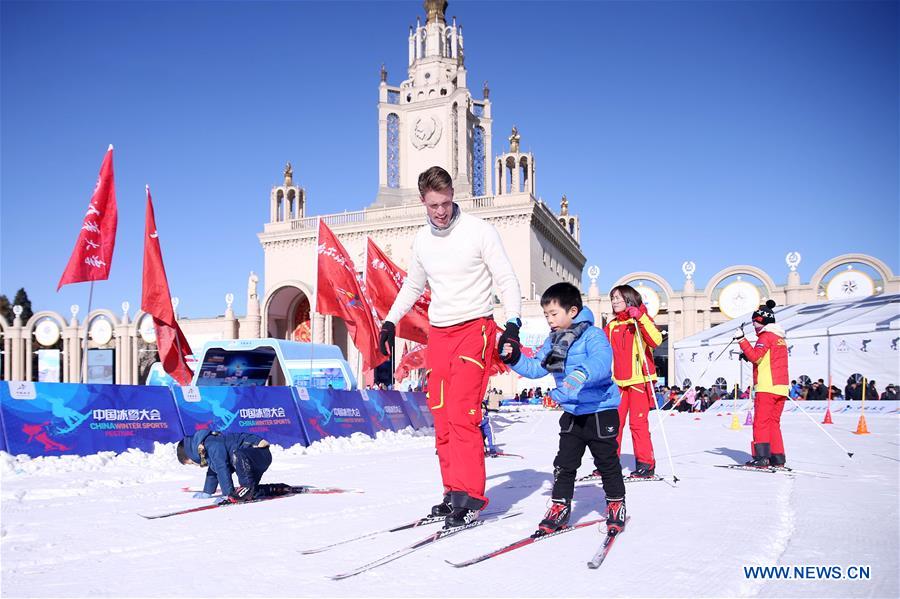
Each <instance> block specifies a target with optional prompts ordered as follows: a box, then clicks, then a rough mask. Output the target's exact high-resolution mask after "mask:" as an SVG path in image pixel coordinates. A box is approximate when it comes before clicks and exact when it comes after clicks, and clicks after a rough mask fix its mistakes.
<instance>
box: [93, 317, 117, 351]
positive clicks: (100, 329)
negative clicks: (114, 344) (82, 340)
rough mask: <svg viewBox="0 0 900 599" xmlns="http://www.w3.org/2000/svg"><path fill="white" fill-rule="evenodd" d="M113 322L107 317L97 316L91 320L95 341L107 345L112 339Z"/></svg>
mask: <svg viewBox="0 0 900 599" xmlns="http://www.w3.org/2000/svg"><path fill="white" fill-rule="evenodd" d="M112 334H113V330H112V323H110V322H109V321H108V320H106V319H105V318H95V319H94V320H93V321H92V322H91V328H90V335H91V339H92V340H93V341H94V343H96V344H98V345H106V344H107V343H109V340H110V339H112Z"/></svg>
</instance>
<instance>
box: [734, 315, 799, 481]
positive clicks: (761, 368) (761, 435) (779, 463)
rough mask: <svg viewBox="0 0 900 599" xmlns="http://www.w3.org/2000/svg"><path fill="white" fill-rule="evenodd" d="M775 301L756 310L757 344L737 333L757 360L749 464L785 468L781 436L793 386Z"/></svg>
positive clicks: (745, 352) (749, 356)
mask: <svg viewBox="0 0 900 599" xmlns="http://www.w3.org/2000/svg"><path fill="white" fill-rule="evenodd" d="M774 308H775V302H774V301H772V300H769V301H767V302H766V303H765V305H762V306H760V307H759V308H758V309H757V310H756V312H754V313H753V328H754V329H755V330H756V336H757V338H756V345H750V342H749V341H747V339H746V338H745V337H744V330H743V328H739V329H738V330H737V331H735V333H734V339H735V341H738V342H739V344H740V346H741V351H742V352H743V357H745V358H746V359H747V360H748V361H750V362H752V363H753V386H754V389H755V390H756V396H755V398H754V400H753V411H754V418H753V446H752V453H753V459H751V460H750V461H748V462H747V464H746V465H747V466H754V467H757V468H768V467H769V466H776V467H784V465H785V454H784V440H783V439H782V437H781V412H782V411H783V410H784V403H785V402H786V401H787V397H788V391H789V389H790V377H789V376H788V350H787V343H786V342H785V340H784V329H782V328H781V327H780V326H778V325H777V324H775V312H774V310H773V309H774Z"/></svg>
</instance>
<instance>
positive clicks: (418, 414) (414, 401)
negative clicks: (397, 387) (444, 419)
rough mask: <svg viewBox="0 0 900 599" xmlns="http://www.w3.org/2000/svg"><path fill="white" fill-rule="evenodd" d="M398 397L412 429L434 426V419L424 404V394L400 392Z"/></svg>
mask: <svg viewBox="0 0 900 599" xmlns="http://www.w3.org/2000/svg"><path fill="white" fill-rule="evenodd" d="M400 397H401V398H402V399H403V409H404V410H406V416H407V418H409V422H410V424H412V427H413V428H416V429H418V428H425V427H428V426H434V417H432V415H431V410H429V409H428V406H427V405H426V403H425V394H424V393H412V392H401V393H400Z"/></svg>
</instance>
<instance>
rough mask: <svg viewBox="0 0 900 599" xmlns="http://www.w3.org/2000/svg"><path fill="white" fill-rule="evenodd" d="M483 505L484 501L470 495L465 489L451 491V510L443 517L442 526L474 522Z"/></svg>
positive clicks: (451, 526)
mask: <svg viewBox="0 0 900 599" xmlns="http://www.w3.org/2000/svg"><path fill="white" fill-rule="evenodd" d="M485 505H487V502H486V501H483V500H481V499H475V498H474V497H470V496H469V494H468V493H466V492H465V491H451V492H450V506H451V507H452V508H453V510H452V511H451V512H450V513H449V514H448V515H447V517H446V518H444V528H445V529H447V528H456V527H458V526H466V525H468V524H471V523H472V522H475V521H476V520H478V515H479V514H480V513H481V510H482V509H484V506H485Z"/></svg>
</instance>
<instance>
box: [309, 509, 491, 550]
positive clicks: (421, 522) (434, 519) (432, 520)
mask: <svg viewBox="0 0 900 599" xmlns="http://www.w3.org/2000/svg"><path fill="white" fill-rule="evenodd" d="M501 513H502V512H484V513H482V514H481V515H482V517H484V516H498V515H500V514H501ZM445 519H446V516H425V517H424V518H419V519H417V520H413V521H412V522H407V523H405V524H400V525H399V526H394V527H392V528H385V529H382V530H376V531H373V532H367V533H365V534H361V535H359V536H355V537H350V538H349V539H344V540H343V541H338V542H336V543H331V544H330V545H322V546H321V547H314V548H312V549H301V550H300V554H301V555H312V554H314V553H322V552H323V551H328V550H329V549H333V548H335V547H338V546H340V545H346V544H347V543H353V542H354V541H361V540H363V539H369V538H371V537H376V536H378V535H383V534H387V533H391V532H399V531H401V530H409V529H411V528H418V527H420V526H427V525H429V524H437V523H439V522H443V521H444V520H445Z"/></svg>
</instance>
